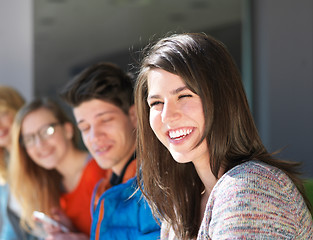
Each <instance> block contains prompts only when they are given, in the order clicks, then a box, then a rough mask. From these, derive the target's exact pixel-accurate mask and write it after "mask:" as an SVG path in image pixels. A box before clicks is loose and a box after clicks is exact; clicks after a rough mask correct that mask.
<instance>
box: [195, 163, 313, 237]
mask: <svg viewBox="0 0 313 240" xmlns="http://www.w3.org/2000/svg"><path fill="white" fill-rule="evenodd" d="M312 233H313V232H312V219H311V215H310V213H309V211H308V209H307V207H306V205H305V203H304V201H303V198H302V196H301V194H300V193H299V192H298V190H297V188H296V186H295V185H294V184H293V182H292V181H291V180H290V179H289V178H288V176H287V175H286V174H284V173H283V172H282V171H280V170H278V169H276V168H273V167H271V166H268V165H265V164H259V163H258V162H251V163H247V164H243V165H242V166H237V167H236V168H234V169H232V170H231V171H230V172H228V173H226V174H225V175H224V176H223V177H222V178H221V179H220V180H219V181H218V183H217V184H216V186H215V187H214V189H213V191H212V192H211V195H210V198H209V200H208V203H207V207H206V213H205V218H204V219H203V222H202V224H201V227H200V231H199V235H198V239H311V237H312V235H309V234H312Z"/></svg>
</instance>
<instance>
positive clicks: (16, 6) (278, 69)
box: [0, 0, 313, 177]
mask: <svg viewBox="0 0 313 240" xmlns="http://www.w3.org/2000/svg"><path fill="white" fill-rule="evenodd" d="M181 32H205V33H208V34H211V35H212V36H214V37H215V38H217V39H219V40H221V41H222V42H224V44H225V45H226V46H227V48H228V49H229V51H230V52H231V54H232V55H233V57H234V59H235V61H236V63H237V65H238V67H239V69H240V70H241V73H242V77H243V83H244V86H245V89H246V93H247V97H248V100H249V104H250V108H251V110H252V112H253V116H254V119H255V122H256V124H257V127H258V130H259V133H260V136H261V138H262V140H263V142H264V144H265V146H266V147H267V148H268V150H269V151H275V150H278V149H280V148H284V149H283V151H282V153H280V155H279V156H280V157H281V158H285V159H288V160H293V161H299V162H303V165H302V171H303V173H304V177H313V0H298V1H294V0H275V1H272V0H89V1H85V0H13V1H12V0H3V1H1V2H0V84H4V85H9V86H12V87H14V88H16V89H18V90H19V91H20V92H21V93H22V94H23V96H24V97H25V98H26V99H27V100H30V99H32V98H33V97H36V96H49V97H52V98H55V99H56V100H58V101H59V99H58V92H59V91H60V90H61V89H62V87H63V86H64V85H65V84H66V82H67V81H69V80H70V79H71V78H72V77H73V76H75V74H77V73H79V72H80V71H81V70H82V69H83V68H85V67H87V66H89V65H90V64H93V63H96V62H98V61H110V62H114V63H116V64H118V65H120V66H121V67H122V68H123V69H124V70H125V71H135V69H136V67H137V66H138V59H139V58H138V57H139V53H140V50H141V49H142V48H143V47H144V46H146V45H147V44H148V43H149V42H151V41H155V40H157V39H158V38H160V37H163V36H164V35H168V34H170V33H181ZM65 107H66V106H65ZM68 111H70V109H68Z"/></svg>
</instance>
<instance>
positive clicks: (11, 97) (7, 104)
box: [0, 85, 25, 182]
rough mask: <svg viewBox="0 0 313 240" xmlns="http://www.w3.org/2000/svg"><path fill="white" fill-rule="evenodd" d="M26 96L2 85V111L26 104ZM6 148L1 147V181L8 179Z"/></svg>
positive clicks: (0, 107) (0, 94)
mask: <svg viewBox="0 0 313 240" xmlns="http://www.w3.org/2000/svg"><path fill="white" fill-rule="evenodd" d="M24 103H25V101H24V98H23V97H22V96H21V95H20V93H19V92H17V91H16V90H15V89H13V88H11V87H8V86H3V85H0V111H10V112H12V113H13V116H15V114H16V112H17V111H18V110H19V109H20V108H21V107H22V106H23V105H24ZM5 158H6V150H5V148H4V147H0V182H6V181H7V162H6V159H5Z"/></svg>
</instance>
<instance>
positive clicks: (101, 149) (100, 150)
mask: <svg viewBox="0 0 313 240" xmlns="http://www.w3.org/2000/svg"><path fill="white" fill-rule="evenodd" d="M106 150H108V147H103V148H98V149H97V152H104V151H106Z"/></svg>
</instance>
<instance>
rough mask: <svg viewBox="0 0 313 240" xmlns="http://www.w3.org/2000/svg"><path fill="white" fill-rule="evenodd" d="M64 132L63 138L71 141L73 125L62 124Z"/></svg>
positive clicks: (68, 123)
mask: <svg viewBox="0 0 313 240" xmlns="http://www.w3.org/2000/svg"><path fill="white" fill-rule="evenodd" d="M63 126H64V130H65V136H66V138H67V139H70V140H71V139H72V138H73V136H74V127H73V124H72V123H70V122H66V123H64V124H63Z"/></svg>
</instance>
